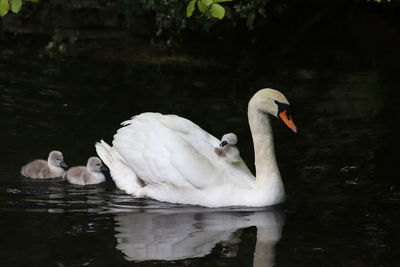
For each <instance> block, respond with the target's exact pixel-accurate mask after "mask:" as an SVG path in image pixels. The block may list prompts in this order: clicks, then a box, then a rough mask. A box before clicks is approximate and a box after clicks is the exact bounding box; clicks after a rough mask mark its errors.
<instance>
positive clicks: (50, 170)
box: [21, 151, 68, 179]
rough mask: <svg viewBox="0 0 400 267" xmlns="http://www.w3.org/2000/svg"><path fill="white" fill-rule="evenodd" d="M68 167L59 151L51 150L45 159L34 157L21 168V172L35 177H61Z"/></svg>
mask: <svg viewBox="0 0 400 267" xmlns="http://www.w3.org/2000/svg"><path fill="white" fill-rule="evenodd" d="M66 169H68V166H67V164H66V163H65V162H64V157H63V154H62V153H61V152H60V151H51V152H50V154H49V157H48V159H47V161H45V160H42V159H36V160H34V161H31V162H29V163H28V164H26V165H24V166H23V167H22V168H21V174H22V175H23V176H26V177H30V178H35V179H48V178H55V177H62V176H63V175H64V174H65V170H66Z"/></svg>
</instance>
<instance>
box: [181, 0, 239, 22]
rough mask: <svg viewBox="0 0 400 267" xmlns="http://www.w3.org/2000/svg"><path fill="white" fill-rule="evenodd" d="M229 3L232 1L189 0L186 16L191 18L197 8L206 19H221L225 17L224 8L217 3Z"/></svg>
mask: <svg viewBox="0 0 400 267" xmlns="http://www.w3.org/2000/svg"><path fill="white" fill-rule="evenodd" d="M231 1H233V0H191V1H190V2H189V4H188V5H187V7H186V16H187V17H191V16H192V14H193V12H194V11H195V10H196V6H197V8H198V10H199V11H200V12H201V13H203V14H204V15H206V16H207V18H211V17H214V18H217V19H222V18H223V17H224V16H225V8H223V7H222V6H221V5H220V4H218V3H222V2H231Z"/></svg>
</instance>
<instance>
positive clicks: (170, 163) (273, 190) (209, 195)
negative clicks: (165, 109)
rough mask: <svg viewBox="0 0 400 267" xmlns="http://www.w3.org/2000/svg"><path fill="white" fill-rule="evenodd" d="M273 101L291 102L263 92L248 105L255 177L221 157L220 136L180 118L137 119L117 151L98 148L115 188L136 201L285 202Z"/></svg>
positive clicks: (119, 137)
mask: <svg viewBox="0 0 400 267" xmlns="http://www.w3.org/2000/svg"><path fill="white" fill-rule="evenodd" d="M274 100H278V101H281V102H282V103H287V100H286V98H285V97H284V96H283V95H282V94H281V93H279V92H278V91H275V90H272V89H264V90H260V91H259V92H258V93H257V94H256V95H255V96H254V97H253V98H252V100H251V101H250V103H249V122H250V127H251V130H252V133H253V139H254V146H255V152H256V170H257V179H255V177H254V176H253V174H252V173H251V172H250V171H249V169H248V168H247V166H246V165H245V163H244V162H243V160H242V159H241V158H240V161H239V162H237V163H235V164H231V163H230V162H227V161H225V160H222V159H220V158H219V157H218V155H217V154H216V153H215V151H214V148H215V147H217V146H218V145H219V142H220V141H219V140H218V139H217V138H216V137H214V136H212V135H210V134H209V133H207V132H206V131H204V130H203V129H201V128H200V127H199V126H197V125H196V124H194V123H193V122H191V121H189V120H187V119H184V118H181V117H179V116H176V115H162V114H160V113H143V114H140V115H138V116H134V117H132V118H131V119H130V120H127V121H125V122H123V123H122V125H123V126H124V127H122V128H120V129H119V130H118V131H117V133H116V134H115V135H114V140H113V147H110V146H109V145H108V144H107V143H105V142H104V141H101V142H100V143H97V144H96V150H97V153H98V155H99V157H100V158H101V159H102V160H103V162H104V163H105V164H106V165H107V166H108V168H109V169H110V173H111V176H112V178H113V179H114V181H115V183H116V185H117V187H118V188H120V189H122V190H125V191H126V192H127V193H129V194H133V195H134V196H137V197H142V196H146V197H150V198H153V199H156V200H159V201H166V202H172V203H181V204H193V205H202V206H207V207H221V206H266V205H273V204H276V203H279V202H280V201H282V200H283V198H284V188H283V184H282V181H281V178H280V175H279V170H278V168H277V166H276V162H275V155H274V150H273V141H272V135H271V129H270V125H269V119H268V117H267V116H266V115H265V114H264V112H268V113H270V114H273V115H275V116H277V111H278V108H277V106H276V103H274ZM261 124H262V125H261Z"/></svg>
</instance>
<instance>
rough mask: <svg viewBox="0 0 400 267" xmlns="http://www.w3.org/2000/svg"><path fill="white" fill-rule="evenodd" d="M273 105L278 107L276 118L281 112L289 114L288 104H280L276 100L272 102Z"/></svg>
mask: <svg viewBox="0 0 400 267" xmlns="http://www.w3.org/2000/svg"><path fill="white" fill-rule="evenodd" d="M274 103H275V104H276V105H277V106H278V114H277V116H278V115H279V114H280V113H281V112H283V111H285V110H287V113H289V104H285V103H281V102H279V101H277V100H274Z"/></svg>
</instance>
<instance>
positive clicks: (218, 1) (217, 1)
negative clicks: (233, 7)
mask: <svg viewBox="0 0 400 267" xmlns="http://www.w3.org/2000/svg"><path fill="white" fill-rule="evenodd" d="M232 1H233V0H214V3H222V2H232Z"/></svg>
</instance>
